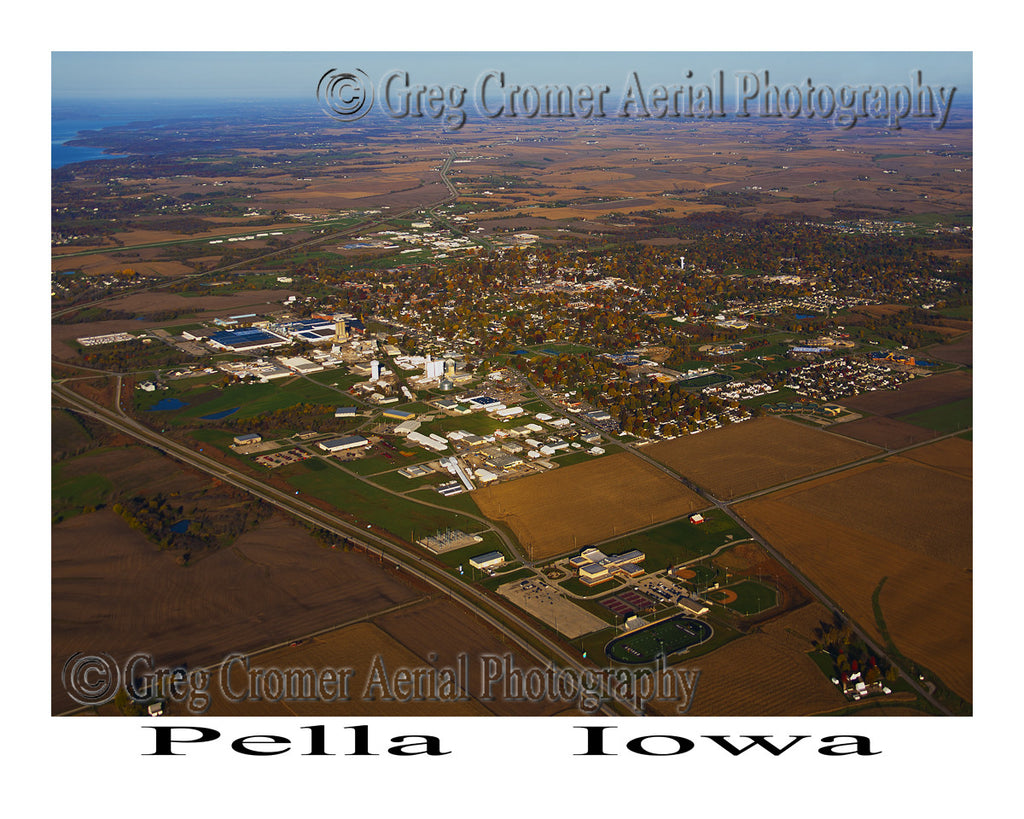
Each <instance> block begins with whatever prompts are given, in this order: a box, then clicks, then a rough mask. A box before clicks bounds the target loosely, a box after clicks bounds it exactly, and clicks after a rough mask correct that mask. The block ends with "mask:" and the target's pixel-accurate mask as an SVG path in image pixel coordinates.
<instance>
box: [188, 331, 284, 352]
mask: <svg viewBox="0 0 1024 819" xmlns="http://www.w3.org/2000/svg"><path fill="white" fill-rule="evenodd" d="M206 343H207V344H209V345H210V346H211V347H213V348H214V349H215V350H231V351H232V352H241V351H244V350H258V349H261V348H264V347H281V346H283V345H285V344H290V343H291V342H289V340H288V339H287V338H283V337H282V336H279V335H277V334H276V333H272V332H270V331H269V330H261V329H260V328H258V327H244V328H242V329H240V330H222V331H221V332H219V333H213V334H212V335H211V336H209V337H208V338H207V339H206Z"/></svg>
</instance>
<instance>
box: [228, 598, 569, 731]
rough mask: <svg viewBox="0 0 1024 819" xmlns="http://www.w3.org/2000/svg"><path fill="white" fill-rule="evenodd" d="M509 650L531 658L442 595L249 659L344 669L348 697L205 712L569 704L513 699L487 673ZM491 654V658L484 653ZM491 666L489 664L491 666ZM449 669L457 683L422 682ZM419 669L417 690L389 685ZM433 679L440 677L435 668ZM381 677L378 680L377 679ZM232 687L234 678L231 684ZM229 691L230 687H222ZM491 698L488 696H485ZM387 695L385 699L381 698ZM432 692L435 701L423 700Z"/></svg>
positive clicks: (430, 712) (449, 710)
mask: <svg viewBox="0 0 1024 819" xmlns="http://www.w3.org/2000/svg"><path fill="white" fill-rule="evenodd" d="M506 653H510V654H511V663H513V667H514V668H516V669H519V670H522V671H526V670H527V669H530V668H532V667H534V662H532V661H530V660H527V659H524V658H523V657H522V656H520V655H517V654H516V653H515V652H511V651H510V647H509V646H507V645H505V644H504V643H503V641H502V638H501V637H500V636H499V635H498V634H497V633H496V632H493V631H491V629H490V628H489V627H487V626H485V625H484V624H483V623H481V622H479V621H477V620H475V619H474V618H467V617H466V615H465V614H464V613H463V612H461V611H460V610H459V608H458V607H457V606H455V605H454V604H452V603H449V602H448V601H445V600H424V601H423V602H422V603H417V604H414V605H412V606H409V607H406V608H403V609H400V610H397V611H393V612H391V613H389V614H385V615H382V616H381V617H379V618H375V619H374V620H373V621H371V622H367V623H357V624H354V625H351V626H345V627H343V628H340V629H337V630H335V631H331V632H328V633H326V634H321V635H318V636H316V637H314V638H312V639H309V640H306V641H304V642H303V643H302V644H301V645H298V646H283V647H281V648H277V649H274V650H273V651H269V652H266V653H263V654H260V655H258V656H257V657H254V658H252V661H251V664H252V666H253V667H260V668H281V669H296V668H298V669H307V668H308V669H314V670H321V669H352V670H353V672H354V673H353V674H352V675H351V676H350V682H349V686H348V693H349V700H348V701H341V700H340V699H339V700H338V701H335V702H329V701H328V702H269V703H260V702H238V701H237V700H239V699H241V697H235V698H233V699H234V701H233V700H232V697H230V696H218V697H216V698H215V700H214V703H213V705H212V707H211V708H210V711H209V713H210V715H213V716H243V715H245V716H257V715H259V716H262V715H266V716H444V717H459V716H494V715H498V716H505V715H507V716H546V715H553V714H555V713H558V712H560V711H564V710H565V709H566V708H570V709H571V708H572V706H573V703H571V702H563V701H558V700H554V701H547V702H539V703H530V702H514V701H512V699H511V697H506V696H505V694H506V693H507V692H506V691H504V689H503V688H502V684H501V683H500V682H499V683H493V684H491V685H490V687H489V685H488V683H487V677H485V674H490V677H491V678H492V679H493V678H494V676H495V672H494V669H490V670H489V666H488V664H489V663H494V662H497V663H499V664H500V663H501V662H503V661H504V655H505V654H506ZM492 658H496V659H492ZM497 667H499V666H495V668H497ZM445 669H452V670H455V672H457V675H458V676H457V677H450V678H449V679H455V680H456V681H457V683H458V685H459V687H458V688H456V687H455V685H450V686H449V687H445V688H442V687H440V686H438V687H437V688H434V689H431V688H430V683H429V679H430V675H431V674H433V673H435V670H436V671H437V672H442V671H443V670H445ZM405 672H410V673H412V674H416V673H417V672H420V673H421V677H422V678H423V679H426V680H428V682H427V683H425V684H423V685H424V687H423V688H421V689H420V691H419V692H417V691H415V689H413V690H411V691H410V693H403V690H402V689H401V688H400V687H399V686H398V685H395V684H393V683H392V682H391V681H392V680H394V679H395V675H396V674H402V673H405ZM436 679H438V680H440V679H443V678H442V677H441V676H440V673H438V675H437V677H436ZM384 681H386V684H384ZM232 688H233V689H234V690H236V691H240V690H243V685H242V684H241V683H237V684H236V683H232ZM229 694H230V691H229ZM488 694H490V696H491V697H492V698H493V699H488V698H487V696H488ZM389 696H392V697H393V699H392V700H389V699H388V697H389ZM431 697H436V699H437V700H438V701H431Z"/></svg>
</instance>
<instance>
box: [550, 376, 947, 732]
mask: <svg viewBox="0 0 1024 819" xmlns="http://www.w3.org/2000/svg"><path fill="white" fill-rule="evenodd" d="M534 388H535V392H536V394H537V397H538V398H540V400H541V401H542V402H543V403H544V404H546V405H547V406H549V407H550V408H551V409H553V410H555V411H556V412H559V413H564V411H565V408H564V407H560V406H559V405H557V404H555V403H554V402H552V401H551V400H550V399H548V398H547V397H545V396H544V395H543V394H542V393H541V390H540V388H539V387H536V386H535V385H534ZM576 420H577V422H578V423H579V424H580V425H581V426H586V427H589V428H591V429H594V430H595V431H597V432H598V433H599V434H600V435H601V436H602V438H603V439H604V440H605V441H608V442H610V443H614V444H616V445H617V446H620V447H623V448H624V449H625V450H626V451H628V452H631V453H632V454H633V455H635V456H636V457H638V458H640V459H641V460H642V461H644V462H645V463H648V464H650V465H651V466H653V467H655V468H657V469H659V470H661V471H662V472H663V473H665V474H666V475H668V476H669V477H671V478H673V479H675V480H677V481H679V482H680V483H682V484H683V485H684V486H686V487H687V488H688V489H691V490H692V491H694V492H696V493H697V494H698V495H700V496H701V497H702V498H704V500H706V501H708V503H709V504H710V505H711V506H713V507H715V508H716V509H720V510H721V511H722V512H723V513H724V514H726V515H728V516H729V517H730V518H731V519H732V520H733V521H734V522H735V523H736V524H737V525H739V526H740V527H742V528H743V530H744V531H745V532H746V533H747V534H748V535H749V536H750V538H751V539H753V540H754V541H756V542H757V543H758V544H759V545H760V546H761V547H762V548H763V549H764V550H765V551H766V552H767V553H768V554H769V555H771V556H772V557H773V558H774V559H775V560H777V561H778V562H779V564H780V565H781V566H782V567H783V568H784V569H785V570H786V571H787V572H789V573H790V574H791V575H792V576H793V577H794V578H796V579H797V580H798V581H799V582H800V583H801V584H802V585H803V586H804V588H806V589H807V590H808V591H809V592H810V593H811V595H813V596H814V597H815V598H817V600H818V601H819V602H820V603H821V604H822V605H824V606H825V607H826V608H827V609H828V610H829V611H831V612H832V613H833V614H837V615H839V616H840V617H841V618H842V619H843V621H845V622H847V623H849V624H850V628H851V629H852V630H853V632H854V633H855V634H856V635H857V636H858V637H859V638H860V639H861V641H863V643H864V644H865V645H866V646H868V648H870V649H871V651H872V652H874V654H875V655H876V656H877V657H878V658H880V659H884V660H886V661H887V662H888V663H889V664H890V665H892V666H895V667H896V668H897V669H898V670H899V672H900V676H902V677H903V679H904V680H906V682H907V684H908V685H910V687H911V688H913V689H914V690H915V691H916V692H917V693H918V694H919V695H920V696H921V697H922V698H924V699H925V700H926V701H927V702H929V703H931V705H933V706H934V707H935V708H936V709H938V710H939V711H940V712H941V713H943V714H946V715H950V711H949V710H948V709H947V708H946V707H945V706H944V705H942V704H941V703H940V702H939V701H938V700H936V699H935V697H934V696H933V695H932V692H931V690H929V689H927V688H925V687H924V686H923V685H921V683H920V682H919V681H918V679H917V677H915V676H914V675H912V674H910V673H909V672H908V671H906V670H905V669H903V668H902V667H900V666H899V665H898V664H897V663H896V662H894V661H893V660H892V658H891V657H889V656H888V655H887V654H886V652H885V650H884V649H883V648H882V647H881V646H880V645H878V643H877V642H876V641H875V640H873V639H872V638H871V637H870V636H869V635H868V634H867V632H866V631H865V630H864V629H863V628H861V627H860V626H859V625H858V624H857V623H856V622H855V621H854V620H853V619H852V618H851V617H850V615H849V614H847V613H846V611H845V610H843V608H842V607H841V606H840V605H839V604H838V603H836V602H835V601H834V600H832V598H831V597H829V596H828V595H827V594H825V592H824V591H822V590H821V588H819V587H818V586H817V585H816V584H814V583H813V582H811V580H810V579H809V578H808V577H807V576H806V575H805V574H804V573H803V572H801V571H800V570H799V569H798V568H797V567H796V566H795V565H794V564H793V563H791V562H790V561H789V560H787V559H786V557H785V556H784V555H782V554H781V553H780V552H779V551H778V550H777V549H775V548H774V547H773V546H772V545H771V544H770V543H769V542H768V541H767V540H766V539H765V538H764V537H763V536H762V535H761V534H760V533H759V532H757V531H756V530H755V529H754V528H753V527H752V526H751V525H750V524H749V523H747V522H746V521H745V520H743V518H741V517H740V516H739V515H737V514H736V513H735V512H734V511H733V510H732V509H731V504H733V503H738V502H739V501H740V500H749V499H750V498H754V497H758V496H760V495H764V494H767V493H769V492H775V491H777V490H779V489H781V488H783V487H787V486H795V485H797V484H800V483H803V482H805V481H810V480H814V479H815V478H820V477H822V476H824V475H832V474H835V473H836V472H842V471H843V470H846V469H851V468H853V467H855V466H859V465H861V464H865V463H871V462H872V461H878V460H881V459H883V458H888V457H890V456H892V455H894V454H899V453H901V452H906V451H907V450H910V449H915V448H917V447H919V446H924V445H925V444H928V443H934V442H935V441H936V440H942V439H943V438H951V437H954V436H956V435H960V434H962V433H963V432H964V431H965V430H958V431H957V432H955V433H950V434H948V435H941V436H938V437H937V438H933V439H932V440H931V441H926V442H922V443H920V444H912V445H910V446H907V447H903V448H902V449H899V450H894V451H891V452H890V451H883V452H880V453H879V454H878V455H873V456H871V457H869V458H863V459H861V460H859V461H855V462H853V463H850V464H844V465H842V466H837V467H834V468H833V469H828V470H825V471H824V472H819V473H816V474H814V475H809V476H806V477H804V478H800V479H798V480H794V481H789V482H787V483H784V484H780V485H778V486H773V487H770V488H767V489H763V490H760V491H758V492H753V493H751V494H749V495H745V496H744V497H742V498H737V499H735V500H733V501H728V502H726V501H723V500H720V499H719V498H716V497H714V496H713V495H711V494H710V493H708V492H707V491H705V490H704V489H702V488H701V487H700V486H698V485H697V484H695V483H694V482H693V481H691V480H689V479H688V478H686V477H685V476H683V475H680V474H679V473H678V472H675V471H674V470H672V469H669V468H668V467H667V466H665V465H664V464H662V463H660V462H658V461H656V460H654V459H653V458H651V457H649V456H648V455H646V454H644V452H643V450H642V448H640V447H635V446H633V445H632V444H630V443H628V442H626V441H623V440H621V439H615V438H613V437H612V436H611V435H610V434H609V433H606V432H605V431H604V430H601V429H599V428H597V427H596V426H593V425H592V424H590V423H589V422H587V421H586V420H585V419H584V418H583V417H582V416H577V419H576Z"/></svg>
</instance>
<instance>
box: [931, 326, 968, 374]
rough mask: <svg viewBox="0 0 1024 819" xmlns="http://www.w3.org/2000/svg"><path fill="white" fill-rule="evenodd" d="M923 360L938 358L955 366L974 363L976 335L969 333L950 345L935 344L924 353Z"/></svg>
mask: <svg viewBox="0 0 1024 819" xmlns="http://www.w3.org/2000/svg"><path fill="white" fill-rule="evenodd" d="M923 358H925V359H929V358H937V359H939V360H940V361H952V362H953V363H954V364H966V365H967V366H968V367H969V366H971V363H972V362H973V361H974V334H973V333H968V334H967V335H965V336H961V337H960V338H958V339H957V340H956V341H952V342H950V343H949V344H933V345H932V346H931V347H928V348H926V349H925V351H924V355H923Z"/></svg>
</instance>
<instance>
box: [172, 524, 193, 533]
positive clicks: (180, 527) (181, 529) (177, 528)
mask: <svg viewBox="0 0 1024 819" xmlns="http://www.w3.org/2000/svg"><path fill="white" fill-rule="evenodd" d="M190 523H192V521H190V520H179V521H178V522H177V523H175V524H174V525H173V526H172V527H171V531H172V532H174V533H175V534H176V535H183V534H185V532H187V531H188V527H189V524H190Z"/></svg>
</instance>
